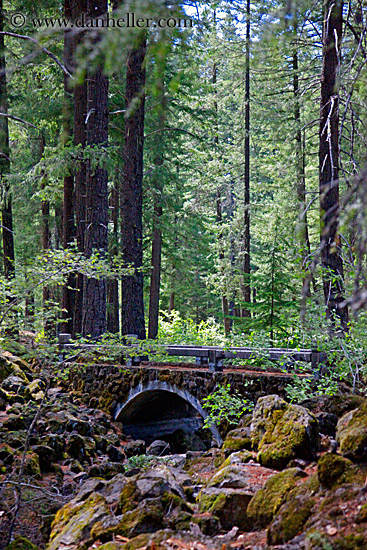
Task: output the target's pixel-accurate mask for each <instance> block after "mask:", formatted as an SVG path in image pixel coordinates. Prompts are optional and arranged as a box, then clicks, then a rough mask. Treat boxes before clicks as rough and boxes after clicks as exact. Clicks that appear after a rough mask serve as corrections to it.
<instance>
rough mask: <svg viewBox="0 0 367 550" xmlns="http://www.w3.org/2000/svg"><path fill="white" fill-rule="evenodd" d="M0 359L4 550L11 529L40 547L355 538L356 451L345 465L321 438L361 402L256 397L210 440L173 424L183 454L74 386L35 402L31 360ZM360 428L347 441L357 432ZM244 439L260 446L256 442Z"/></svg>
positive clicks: (145, 549) (363, 534)
mask: <svg viewBox="0 0 367 550" xmlns="http://www.w3.org/2000/svg"><path fill="white" fill-rule="evenodd" d="M0 363H1V364H0V366H1V369H0V371H1V375H2V381H1V383H0V401H1V403H0V404H1V407H0V409H2V410H1V412H0V549H1V550H3V549H5V548H6V547H7V544H8V542H9V536H10V535H11V537H10V538H11V539H14V538H15V541H14V542H13V543H12V544H11V545H10V546H9V550H21V549H22V550H23V547H22V546H21V541H20V539H17V537H19V536H22V537H26V538H27V539H28V540H29V541H31V543H32V544H34V545H36V547H37V548H39V549H44V548H47V550H59V549H60V550H62V549H65V550H66V549H68V550H93V549H96V548H100V549H101V550H137V549H138V548H139V549H141V550H159V549H162V550H207V549H208V550H226V549H227V550H229V549H231V548H233V549H239V550H271V549H273V548H274V549H283V550H298V549H302V550H303V549H305V550H306V549H309V550H325V548H332V549H333V550H334V548H335V550H363V549H364V548H367V504H366V502H367V499H366V497H367V487H366V484H365V481H366V473H367V457H366V456H365V454H363V453H364V451H363V448H364V447H363V448H362V447H360V446H359V447H358V446H357V450H356V454H355V455H354V456H353V460H352V461H351V460H349V459H347V458H344V457H343V456H342V453H341V452H340V451H339V449H338V451H337V452H335V445H334V443H335V442H334V437H335V432H336V431H337V429H338V430H339V431H340V430H341V427H340V426H343V429H344V428H345V425H346V424H345V423H348V422H350V421H351V418H352V416H351V414H352V412H353V411H355V410H357V411H359V410H362V411H364V408H366V409H367V403H366V401H365V400H364V399H363V398H361V397H357V396H348V395H341V396H337V398H335V399H332V398H325V399H324V400H320V401H317V402H315V403H313V405H312V407H313V412H312V413H311V412H309V411H308V410H307V409H305V408H304V407H297V406H293V405H288V404H286V403H285V401H283V400H282V399H281V398H279V397H277V396H267V397H264V398H262V399H263V401H262V404H261V405H260V406H259V407H257V408H256V409H255V411H254V413H253V415H252V416H251V415H250V416H251V418H249V415H248V417H244V419H243V421H241V423H240V424H239V425H238V426H237V428H235V429H234V430H232V431H231V432H229V433H227V434H224V435H225V436H226V437H225V441H224V444H223V446H222V448H208V447H207V448H206V449H205V441H204V440H200V438H199V437H196V438H195V437H192V438H191V439H190V438H189V437H187V436H185V435H184V434H183V435H181V437H182V438H183V439H182V440H181V441H180V444H182V442H183V441H185V445H186V450H185V452H181V453H178V452H177V451H176V450H175V448H174V447H172V446H171V447H170V449H169V451H168V453H169V454H166V452H163V451H162V441H160V442H159V441H158V442H157V441H156V442H153V444H152V446H150V447H149V448H147V446H146V444H145V443H144V442H143V441H134V440H132V439H131V438H129V437H128V436H126V435H124V433H123V426H122V425H121V424H120V423H117V422H113V420H112V418H111V417H110V416H109V415H108V414H106V413H105V412H103V411H101V410H98V409H97V408H91V407H88V406H86V405H85V404H83V403H82V402H81V401H80V399H79V397H78V394H77V393H76V392H74V393H72V392H69V391H67V390H65V388H62V387H58V386H57V385H55V386H53V387H51V388H49V389H48V390H47V399H44V397H45V392H46V383H47V380H45V378H44V375H43V373H42V371H41V370H40V369H39V368H38V367H37V366H34V365H33V366H30V365H28V364H27V363H26V361H24V360H22V359H20V358H18V357H14V356H11V354H9V353H7V352H3V353H2V354H1V357H0ZM147 367H150V368H157V369H167V368H172V369H187V368H190V369H192V368H194V370H199V371H202V370H206V367H197V366H196V365H192V364H186V363H181V364H171V363H170V364H167V363H157V364H150V363H148V364H145V365H144V368H147ZM238 371H239V367H237V366H236V367H235V368H234V369H233V372H238ZM226 372H227V369H226ZM228 372H231V369H229V370H228ZM240 372H243V373H245V374H250V375H259V374H261V375H264V374H265V373H264V372H263V371H258V370H257V369H252V368H246V367H240ZM274 374H279V376H285V374H284V373H271V375H273V376H274ZM358 407H359V409H358ZM280 411H283V412H282V414H285V415H288V423H287V424H284V425H282V424H281V423H280V422H281V420H280V418H281V415H280V416H279V413H280ZM363 414H364V413H363ZM36 416H37V421H36V422H34V419H35V417H36ZM338 418H341V419H342V420H339V424H338V428H337V426H336V424H337V422H338ZM366 418H367V417H366ZM343 419H344V420H343ZM250 423H251V424H250ZM286 426H288V427H287V428H286ZM363 426H364V427H363ZM366 426H367V422H365V423H364V424H362V427H361V429H360V432H361V433H360V434H359V442H360V441H362V440H363V441H366V442H367V433H366V432H367V428H366ZM289 429H290V431H289ZM264 430H265V431H264ZM363 430H364V431H363ZM354 431H355V430H354ZM353 433H354V432H353ZM294 434H298V436H299V437H300V438H301V439H300V440H299V441H297V442H294V441H293V439H294ZM298 436H297V437H298ZM257 437H260V440H261V438H263V437H265V440H266V443H265V440H264V443H256V444H255V440H256V438H257ZM363 438H365V439H363ZM160 445H161V447H160ZM163 446H164V442H163ZM341 448H342V447H341ZM269 449H271V453H270V454H269V452H268V451H269ZM153 453H154V454H153ZM274 453H278V454H279V456H280V458H279V457H277V455H276V454H274ZM160 454H164V455H165V456H159V455H160ZM274 457H275V458H274ZM12 525H13V529H11V526H12ZM10 531H12V532H11V533H10ZM17 541H18V542H17ZM328 545H329V546H328ZM36 547H32V546H27V547H24V548H27V549H28V550H35V548H36Z"/></svg>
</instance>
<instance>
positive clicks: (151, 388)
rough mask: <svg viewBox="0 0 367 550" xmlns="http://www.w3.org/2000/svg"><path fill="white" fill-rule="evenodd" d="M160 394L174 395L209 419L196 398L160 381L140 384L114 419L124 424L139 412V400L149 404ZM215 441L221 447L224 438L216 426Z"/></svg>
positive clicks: (118, 406)
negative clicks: (131, 415)
mask: <svg viewBox="0 0 367 550" xmlns="http://www.w3.org/2000/svg"><path fill="white" fill-rule="evenodd" d="M158 393H161V394H162V395H164V393H166V394H174V396H176V398H177V400H182V401H183V402H185V403H186V404H188V405H189V407H191V409H193V410H194V411H196V413H198V414H199V415H200V417H201V418H202V419H203V420H205V419H206V418H208V413H207V412H206V411H205V410H204V409H203V407H202V406H201V404H200V401H199V400H198V399H197V398H196V397H194V396H193V395H192V394H191V393H190V392H188V391H187V390H185V389H181V388H178V387H177V386H176V385H174V384H170V383H168V382H161V381H159V380H152V381H150V382H147V383H146V384H143V383H140V384H138V385H137V386H136V387H135V388H132V389H131V390H130V392H129V395H128V396H127V398H126V400H125V401H124V402H123V403H119V404H118V405H117V406H116V409H115V414H114V419H115V420H116V421H121V422H123V423H124V419H125V418H127V417H128V415H129V411H132V410H134V407H135V410H138V407H139V400H140V401H141V400H142V399H143V400H145V401H144V404H145V405H146V404H147V400H149V397H150V396H152V397H153V396H157V395H158ZM210 431H211V432H212V435H213V438H214V440H215V441H216V442H217V443H218V444H219V445H221V444H222V438H221V436H220V434H219V431H218V428H217V427H216V426H215V425H212V426H211V427H210Z"/></svg>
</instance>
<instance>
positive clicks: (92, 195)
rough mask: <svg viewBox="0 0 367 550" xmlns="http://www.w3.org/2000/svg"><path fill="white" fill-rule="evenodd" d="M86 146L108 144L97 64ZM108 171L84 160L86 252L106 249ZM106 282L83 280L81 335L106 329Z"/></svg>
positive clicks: (97, 8) (97, 4) (104, 92)
mask: <svg viewBox="0 0 367 550" xmlns="http://www.w3.org/2000/svg"><path fill="white" fill-rule="evenodd" d="M91 4H93V8H94V9H93V10H92V9H89V13H91V14H93V16H95V17H97V16H98V15H102V14H104V13H106V12H107V0H94V1H93V2H91ZM87 88H88V104H87V145H88V146H90V147H96V148H97V150H96V154H97V155H98V154H99V152H100V148H102V147H107V145H108V77H107V76H106V75H104V74H103V67H102V66H99V67H97V69H95V71H94V72H93V73H92V74H89V75H88V83H87ZM107 183H108V174H107V170H106V169H105V168H103V167H102V166H101V165H97V166H96V167H94V166H92V162H91V161H88V163H87V177H86V231H85V255H86V257H87V258H88V257H90V256H91V255H92V253H93V252H99V253H101V254H102V257H103V256H104V255H107V252H108V232H107V231H108V189H107ZM106 313H107V281H106V279H102V278H101V279H94V278H85V279H84V290H83V318H82V334H83V336H84V337H86V336H91V337H92V338H98V337H99V336H101V335H102V334H103V333H104V332H105V331H106Z"/></svg>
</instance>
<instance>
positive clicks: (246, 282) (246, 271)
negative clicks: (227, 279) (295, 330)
mask: <svg viewBox="0 0 367 550" xmlns="http://www.w3.org/2000/svg"><path fill="white" fill-rule="evenodd" d="M246 13H247V21H246V76H245V102H246V105H245V171H244V186H245V189H244V220H243V252H244V258H243V292H242V293H243V300H244V302H245V304H246V303H247V304H250V303H251V284H250V272H251V263H250V258H251V256H250V38H251V36H250V31H251V27H250V15H251V5H250V0H247V9H246ZM242 315H243V317H250V316H251V313H250V310H249V309H247V308H246V305H245V307H244V308H243V310H242Z"/></svg>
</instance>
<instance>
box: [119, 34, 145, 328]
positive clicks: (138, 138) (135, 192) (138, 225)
mask: <svg viewBox="0 0 367 550" xmlns="http://www.w3.org/2000/svg"><path fill="white" fill-rule="evenodd" d="M145 53H146V38H145V37H141V39H140V42H139V44H136V45H134V46H133V47H132V49H131V50H130V52H129V54H128V60H127V73H126V93H125V97H126V105H127V109H128V116H127V119H126V122H125V146H124V178H123V184H122V193H121V239H122V251H123V258H124V263H125V265H126V266H131V267H132V268H133V270H134V273H133V274H132V275H126V276H124V277H123V278H122V296H121V299H122V334H123V335H126V334H136V335H137V336H138V338H141V339H145V322H144V296H143V272H142V266H143V219H142V217H143V147H144V105H145V66H144V62H145Z"/></svg>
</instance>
